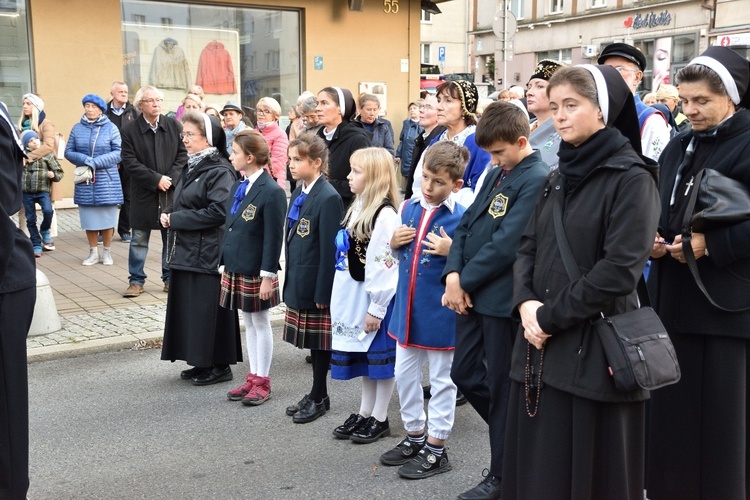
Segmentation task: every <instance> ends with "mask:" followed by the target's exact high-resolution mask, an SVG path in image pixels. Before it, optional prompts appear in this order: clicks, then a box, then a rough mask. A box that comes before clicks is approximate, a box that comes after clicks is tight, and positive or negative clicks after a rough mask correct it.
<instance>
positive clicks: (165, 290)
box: [161, 283, 169, 293]
mask: <svg viewBox="0 0 750 500" xmlns="http://www.w3.org/2000/svg"><path fill="white" fill-rule="evenodd" d="M161 291H162V292H164V293H169V283H164V288H162V289H161Z"/></svg>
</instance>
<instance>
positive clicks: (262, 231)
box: [221, 170, 286, 276]
mask: <svg viewBox="0 0 750 500" xmlns="http://www.w3.org/2000/svg"><path fill="white" fill-rule="evenodd" d="M241 182H242V181H237V182H235V183H234V185H232V187H231V188H230V190H229V193H230V196H229V199H228V200H227V219H226V225H225V228H226V229H225V232H224V242H223V244H222V248H221V263H222V264H224V267H225V268H226V270H227V271H229V272H232V273H238V274H244V275H247V276H260V272H261V270H263V271H267V272H269V273H277V272H278V271H279V269H281V266H280V264H279V257H280V256H281V247H282V245H283V243H284V221H285V220H286V193H284V190H283V189H281V187H280V186H279V185H278V184H276V183H275V182H274V181H273V179H271V176H270V175H268V174H267V173H266V171H265V170H264V171H263V172H262V173H261V174H260V176H259V177H258V178H257V179H256V180H255V182H254V183H253V185H252V187H250V191H248V193H247V195H245V199H244V200H242V203H241V204H240V206H239V208H238V209H237V212H236V213H235V214H234V215H232V205H233V204H234V193H235V191H237V188H238V187H239V185H240V184H241Z"/></svg>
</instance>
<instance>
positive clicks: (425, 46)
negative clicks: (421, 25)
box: [419, 43, 432, 64]
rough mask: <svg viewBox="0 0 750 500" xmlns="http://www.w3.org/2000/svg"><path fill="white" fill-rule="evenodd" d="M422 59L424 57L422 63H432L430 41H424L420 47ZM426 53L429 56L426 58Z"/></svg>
mask: <svg viewBox="0 0 750 500" xmlns="http://www.w3.org/2000/svg"><path fill="white" fill-rule="evenodd" d="M420 49H421V50H420V51H419V54H420V59H422V61H421V62H422V64H432V44H429V43H423V44H421V47H420ZM425 55H427V57H426V58H425Z"/></svg>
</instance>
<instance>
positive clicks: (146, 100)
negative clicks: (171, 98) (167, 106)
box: [141, 99, 164, 104]
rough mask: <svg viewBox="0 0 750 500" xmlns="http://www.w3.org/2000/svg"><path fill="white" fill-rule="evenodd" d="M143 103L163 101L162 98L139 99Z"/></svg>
mask: <svg viewBox="0 0 750 500" xmlns="http://www.w3.org/2000/svg"><path fill="white" fill-rule="evenodd" d="M141 102H142V103H144V104H160V103H162V102H164V99H141Z"/></svg>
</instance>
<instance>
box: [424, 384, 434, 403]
mask: <svg viewBox="0 0 750 500" xmlns="http://www.w3.org/2000/svg"><path fill="white" fill-rule="evenodd" d="M431 390H432V386H431V385H423V386H422V395H423V396H424V399H425V400H427V399H430V398H431V397H432V393H431V392H430V391H431Z"/></svg>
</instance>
